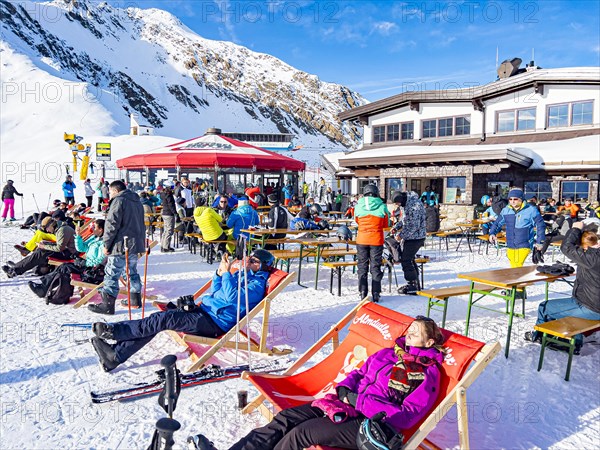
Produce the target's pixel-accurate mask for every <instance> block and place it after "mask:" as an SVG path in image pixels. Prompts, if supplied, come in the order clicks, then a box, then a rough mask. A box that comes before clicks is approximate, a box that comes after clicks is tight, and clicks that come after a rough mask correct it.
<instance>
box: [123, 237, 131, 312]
mask: <svg viewBox="0 0 600 450" xmlns="http://www.w3.org/2000/svg"><path fill="white" fill-rule="evenodd" d="M123 242H124V243H125V274H126V276H127V307H128V308H129V320H131V280H130V279H129V247H128V246H127V236H123Z"/></svg>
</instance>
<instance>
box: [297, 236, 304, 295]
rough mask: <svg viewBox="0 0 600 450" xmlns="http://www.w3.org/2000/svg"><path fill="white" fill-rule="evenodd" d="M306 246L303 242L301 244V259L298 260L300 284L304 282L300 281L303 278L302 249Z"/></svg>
mask: <svg viewBox="0 0 600 450" xmlns="http://www.w3.org/2000/svg"><path fill="white" fill-rule="evenodd" d="M303 248H304V246H303V245H302V244H300V261H298V284H299V285H300V286H302V283H300V281H301V280H302V250H303Z"/></svg>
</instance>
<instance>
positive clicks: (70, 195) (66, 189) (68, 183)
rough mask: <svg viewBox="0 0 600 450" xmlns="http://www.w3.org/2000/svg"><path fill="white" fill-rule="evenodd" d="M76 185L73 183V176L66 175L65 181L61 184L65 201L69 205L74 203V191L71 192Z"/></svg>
mask: <svg viewBox="0 0 600 450" xmlns="http://www.w3.org/2000/svg"><path fill="white" fill-rule="evenodd" d="M76 188H77V186H75V183H73V177H71V175H67V178H66V179H65V182H64V183H63V184H62V190H63V194H64V195H65V202H66V203H67V205H68V204H71V205H74V204H75V193H74V192H73V191H74V190H75V189H76Z"/></svg>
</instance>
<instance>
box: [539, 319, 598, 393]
mask: <svg viewBox="0 0 600 450" xmlns="http://www.w3.org/2000/svg"><path fill="white" fill-rule="evenodd" d="M533 328H534V329H535V330H536V331H538V332H540V333H542V349H541V350H540V360H539V362H538V369H537V370H538V372H539V371H540V370H542V365H543V363H544V350H545V349H546V346H547V345H548V344H550V343H553V344H555V345H558V346H560V347H566V348H568V349H569V359H568V361H567V373H566V375H565V381H569V376H570V375H571V363H572V362H573V352H574V351H575V336H577V335H578V334H583V333H593V332H595V331H599V330H600V320H588V319H580V318H579V317H563V318H562V319H557V320H552V321H550V322H545V323H540V324H538V325H536V326H534V327H533Z"/></svg>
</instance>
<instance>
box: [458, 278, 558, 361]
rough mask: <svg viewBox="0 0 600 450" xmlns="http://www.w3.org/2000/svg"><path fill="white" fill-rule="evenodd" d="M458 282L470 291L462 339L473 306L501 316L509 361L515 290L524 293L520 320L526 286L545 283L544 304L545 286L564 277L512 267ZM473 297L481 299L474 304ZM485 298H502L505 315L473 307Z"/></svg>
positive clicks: (466, 334) (467, 330) (467, 327)
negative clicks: (480, 286)
mask: <svg viewBox="0 0 600 450" xmlns="http://www.w3.org/2000/svg"><path fill="white" fill-rule="evenodd" d="M458 278H462V279H465V280H469V281H470V282H471V288H470V292H469V306H468V308H467V321H466V324H465V336H468V335H469V323H470V321H471V308H472V307H473V305H475V306H477V307H479V308H483V309H487V310H490V311H495V312H500V313H503V314H506V315H508V333H507V335H506V349H505V352H504V355H505V356H506V357H507V358H508V352H509V349H510V338H511V332H512V324H513V317H514V316H515V299H516V294H517V290H523V313H522V314H516V315H517V316H519V317H525V291H524V289H525V288H526V287H527V286H531V285H533V284H536V283H543V282H545V283H546V300H548V283H551V282H553V281H556V280H558V279H561V278H565V276H564V275H550V274H547V273H539V272H538V271H537V267H536V266H525V267H514V268H509V269H495V270H482V271H478V272H471V273H461V274H458ZM475 283H481V284H484V285H487V286H493V287H495V288H499V289H503V290H504V291H500V292H496V289H495V290H492V291H486V290H482V289H478V288H477V286H475ZM473 294H478V295H480V297H479V298H477V299H475V300H473ZM485 296H492V297H497V298H501V299H503V300H504V301H505V302H506V310H505V311H504V312H502V311H498V310H495V309H491V308H487V307H484V306H479V305H476V303H477V302H478V301H479V300H481V299H482V298H484V297H485Z"/></svg>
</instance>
